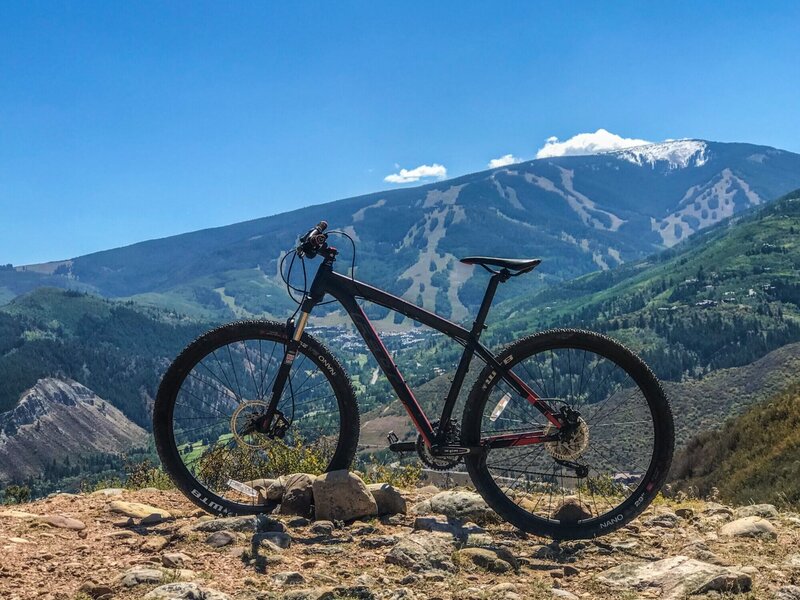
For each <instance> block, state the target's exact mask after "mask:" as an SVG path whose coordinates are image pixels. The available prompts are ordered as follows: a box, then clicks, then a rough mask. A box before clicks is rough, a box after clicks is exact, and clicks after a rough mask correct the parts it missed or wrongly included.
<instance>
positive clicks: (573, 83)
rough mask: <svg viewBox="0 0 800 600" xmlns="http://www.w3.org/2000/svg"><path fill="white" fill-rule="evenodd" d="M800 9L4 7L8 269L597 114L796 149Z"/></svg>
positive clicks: (467, 163) (445, 161) (487, 153)
mask: <svg viewBox="0 0 800 600" xmlns="http://www.w3.org/2000/svg"><path fill="white" fill-rule="evenodd" d="M798 23H800V3H797V2H778V1H774V2H765V3H752V2H734V1H727V2H674V1H670V2H647V3H643V2H570V3H555V2H505V3H488V2H487V3H481V4H477V3H474V4H473V3H464V2H444V1H442V2H419V3H414V2H394V3H388V2H386V3H380V2H320V3H300V2H297V3H267V2H247V3H245V2H232V3H222V2H217V3H207V4H206V3H200V2H191V3H189V2H187V3H182V2H160V3H154V2H122V1H113V2H108V1H102V2H99V1H98V2H91V1H88V0H87V1H81V2H16V3H12V2H4V3H2V4H0V263H7V262H12V263H14V264H25V263H31V262H39V261H44V260H50V259H60V258H68V257H72V256H77V255H81V254H85V253H88V252H91V251H95V250H101V249H105V248H112V247H116V246H120V245H125V244H129V243H133V242H136V241H140V240H144V239H150V238H154V237H162V236H166V235H171V234H174V233H180V232H184V231H191V230H195V229H200V228H204V227H212V226H217V225H224V224H228V223H233V222H237V221H242V220H245V219H250V218H256V217H260V216H265V215H269V214H275V213H279V212H283V211H286V210H291V209H292V208H297V207H300V206H306V205H309V204H315V203H319V202H324V201H329V200H334V199H337V198H343V197H348V196H353V195H357V194H362V193H367V192H372V191H376V190H379V189H384V188H390V187H396V186H397V185H403V184H396V183H391V182H390V181H387V180H386V179H385V178H386V177H387V176H390V180H391V179H395V180H400V181H402V180H406V179H408V177H403V176H401V175H399V173H400V169H407V170H411V171H412V174H413V173H414V171H413V169H415V168H417V167H419V166H421V165H427V166H429V167H431V168H433V171H430V170H429V171H428V172H429V173H431V174H432V175H434V176H435V175H437V174H438V175H441V174H442V170H441V168H439V167H435V165H439V166H441V167H443V168H444V169H446V173H447V176H456V175H460V174H464V173H468V172H473V171H478V170H482V169H484V168H486V166H487V164H488V162H489V161H490V160H491V159H495V158H498V157H500V156H503V155H506V154H512V155H513V156H514V157H518V158H523V159H529V158H534V157H535V156H536V153H537V150H538V149H539V148H541V147H542V145H543V144H544V142H545V139H547V138H548V137H550V136H557V137H558V138H560V139H561V140H564V139H568V138H570V137H571V136H573V135H575V134H578V133H585V132H594V131H596V130H597V129H599V128H605V129H607V130H609V131H610V132H612V133H614V134H618V135H621V136H624V137H633V138H641V139H645V140H651V141H660V140H663V139H665V138H678V137H698V138H704V139H711V140H718V141H748V142H755V143H763V144H768V145H773V146H777V147H780V148H784V149H787V150H792V151H795V152H800V110H799V109H800V66H798V65H800V62H798V60H797V57H798V56H800V35H799V34H798V27H797V24H798ZM392 174H398V175H396V176H395V177H394V178H392V177H391V175H392ZM411 178H413V177H411ZM423 181H424V180H423ZM411 185H413V183H412V184H411Z"/></svg>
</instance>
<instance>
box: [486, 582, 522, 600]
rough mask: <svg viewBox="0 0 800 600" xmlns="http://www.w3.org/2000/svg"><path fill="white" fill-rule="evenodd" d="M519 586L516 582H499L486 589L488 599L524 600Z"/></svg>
mask: <svg viewBox="0 0 800 600" xmlns="http://www.w3.org/2000/svg"><path fill="white" fill-rule="evenodd" d="M519 592H520V590H519V587H517V585H516V584H514V583H498V584H497V585H493V586H492V587H490V588H489V589H488V590H486V596H485V597H486V598H487V600H522V599H523V596H522V595H521V594H520V593H519Z"/></svg>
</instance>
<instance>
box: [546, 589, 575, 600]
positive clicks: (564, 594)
mask: <svg viewBox="0 0 800 600" xmlns="http://www.w3.org/2000/svg"><path fill="white" fill-rule="evenodd" d="M550 593H551V594H552V595H553V598H561V599H562V600H579V598H578V597H577V596H576V595H575V594H573V593H572V592H568V591H567V590H560V589H558V588H553V589H551V590H550Z"/></svg>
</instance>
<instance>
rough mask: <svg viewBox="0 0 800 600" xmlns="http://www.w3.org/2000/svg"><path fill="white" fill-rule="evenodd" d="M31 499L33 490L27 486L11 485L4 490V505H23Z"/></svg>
mask: <svg viewBox="0 0 800 600" xmlns="http://www.w3.org/2000/svg"><path fill="white" fill-rule="evenodd" d="M30 499H31V489H30V488H29V487H28V486H27V485H9V486H7V487H6V489H5V490H3V504H22V503H23V502H28V501H29V500H30Z"/></svg>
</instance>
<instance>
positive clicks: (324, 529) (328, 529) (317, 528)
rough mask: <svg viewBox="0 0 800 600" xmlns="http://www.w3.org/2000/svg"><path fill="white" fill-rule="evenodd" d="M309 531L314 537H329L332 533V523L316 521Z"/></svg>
mask: <svg viewBox="0 0 800 600" xmlns="http://www.w3.org/2000/svg"><path fill="white" fill-rule="evenodd" d="M309 531H311V533H313V534H314V535H331V534H332V533H333V523H331V522H330V521H317V522H316V523H314V524H313V525H312V526H311V527H310V528H309Z"/></svg>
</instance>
